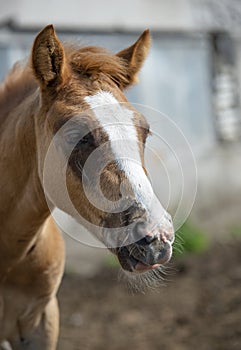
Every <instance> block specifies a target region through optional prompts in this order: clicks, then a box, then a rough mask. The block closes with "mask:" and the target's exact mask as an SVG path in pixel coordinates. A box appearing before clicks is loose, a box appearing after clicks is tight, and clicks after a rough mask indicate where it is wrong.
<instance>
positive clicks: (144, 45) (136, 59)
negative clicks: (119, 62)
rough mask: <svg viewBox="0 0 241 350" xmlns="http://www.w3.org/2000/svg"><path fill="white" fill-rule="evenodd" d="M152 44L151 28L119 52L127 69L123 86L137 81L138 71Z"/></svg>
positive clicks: (118, 54)
mask: <svg viewBox="0 0 241 350" xmlns="http://www.w3.org/2000/svg"><path fill="white" fill-rule="evenodd" d="M150 44H151V36H150V32H149V29H146V30H145V31H144V32H143V33H142V34H141V36H140V37H139V39H138V40H137V41H136V42H135V43H134V44H133V45H131V46H129V47H128V48H126V49H124V50H122V51H120V52H119V53H117V56H118V57H120V58H121V59H123V60H124V62H125V64H126V69H127V71H126V77H125V78H126V82H125V83H124V85H123V87H127V86H128V85H130V84H132V83H135V82H136V81H137V73H138V72H139V70H140V69H141V67H142V65H143V63H144V61H145V58H146V56H147V54H148V52H149V48H150Z"/></svg>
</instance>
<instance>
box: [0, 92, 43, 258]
mask: <svg viewBox="0 0 241 350" xmlns="http://www.w3.org/2000/svg"><path fill="white" fill-rule="evenodd" d="M38 106H39V98H38V96H37V94H36V92H33V93H32V94H31V95H29V96H28V97H26V98H24V99H23V100H22V101H21V102H20V103H19V105H18V106H17V107H16V108H15V109H14V110H13V111H11V112H9V113H8V114H7V115H5V117H4V118H3V116H1V118H0V120H1V125H0V152H1V159H0V173H1V183H0V192H1V197H0V223H1V228H0V257H1V256H3V255H8V256H10V255H12V258H13V259H17V258H18V256H19V255H21V254H24V252H26V251H27V250H28V248H29V246H30V245H31V242H33V240H34V239H35V237H36V235H37V234H38V232H39V230H40V228H41V226H42V224H43V222H44V221H45V219H46V218H47V216H48V215H49V209H48V206H47V204H46V200H45V197H44V192H43V189H42V186H41V182H40V180H39V176H38V169H37V151H36V131H35V123H34V114H35V113H36V111H37V110H38V108H39V107H38ZM3 107H4V106H3ZM3 109H4V108H3ZM0 110H1V105H0ZM1 247H2V248H1Z"/></svg>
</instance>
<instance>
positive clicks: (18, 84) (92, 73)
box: [0, 26, 150, 350]
mask: <svg viewBox="0 0 241 350" xmlns="http://www.w3.org/2000/svg"><path fill="white" fill-rule="evenodd" d="M149 44H150V36H149V33H148V31H145V32H144V33H143V35H142V36H141V37H140V38H139V40H138V41H137V42H136V44H134V45H133V46H131V47H130V48H128V49H126V50H123V51H122V52H120V53H119V54H117V55H112V54H109V53H108V52H107V51H106V50H104V49H100V48H96V47H88V48H75V47H73V46H69V47H68V48H66V49H64V47H63V46H62V44H61V43H60V41H59V39H58V38H57V36H56V34H55V31H54V29H53V26H47V27H46V28H45V29H44V30H43V31H42V32H41V33H40V34H39V35H38V36H37V38H36V39H35V42H34V45H33V50H32V55H31V62H30V63H28V64H27V65H26V66H25V67H23V66H21V65H16V66H15V67H14V68H13V70H12V71H11V72H10V73H9V75H8V76H7V78H6V80H5V82H4V83H3V84H2V85H1V86H0V150H1V160H0V172H1V183H0V191H1V199H0V222H1V231H0V341H1V340H4V339H7V340H9V341H10V343H11V345H12V347H13V349H14V350H15V349H25V348H26V349H32V350H54V349H56V343H57V337H58V322H59V321H58V317H59V315H58V307H57V302H56V297H55V295H56V292H57V289H58V286H59V284H60V281H61V277H62V273H63V268H64V246H63V241H62V238H61V235H60V233H59V230H58V229H57V227H56V225H55V224H54V222H53V220H52V219H51V217H50V216H49V215H50V211H49V207H48V205H47V203H46V199H45V195H44V191H43V188H42V184H41V176H42V175H41V174H42V171H43V163H44V159H45V155H46V152H47V149H48V146H49V144H50V142H51V140H52V137H53V134H54V132H55V129H56V125H57V124H58V122H59V121H60V119H61V118H66V119H68V118H69V117H71V116H72V115H73V114H74V113H80V112H81V110H83V109H84V108H86V105H85V103H84V101H83V97H84V96H86V95H87V94H90V93H95V92H96V91H98V90H99V89H105V90H107V91H111V92H112V93H113V95H114V96H116V98H118V100H120V101H125V102H126V99H125V97H124V95H123V94H122V91H121V89H122V88H124V87H126V86H128V85H129V84H132V83H133V82H134V81H135V80H136V74H137V72H138V70H139V69H140V67H141V65H142V63H143V61H144V59H145V56H146V54H147V50H148V47H149ZM39 88H40V89H39ZM90 122H91V121H90ZM140 134H141V133H140ZM98 137H100V136H98ZM140 137H141V136H140ZM144 137H145V136H144V135H143V138H144ZM96 138H97V136H96ZM105 176H106V177H108V183H109V184H110V183H112V184H113V186H109V187H108V190H107V189H106V191H107V192H108V191H109V193H107V197H108V195H109V197H111V192H112V191H114V188H117V187H118V184H119V180H118V174H116V173H115V171H111V169H107V170H106V173H105ZM67 185H68V190H69V194H70V197H71V199H72V200H73V202H74V204H75V206H76V208H77V209H78V210H80V211H81V213H82V215H83V216H85V217H86V218H87V219H88V220H90V222H92V223H96V224H97V225H99V224H100V221H101V220H102V219H103V215H104V214H103V213H101V212H99V211H98V210H96V209H95V208H93V207H92V206H90V204H88V203H86V198H85V197H84V195H83V191H82V189H81V184H80V182H79V179H78V178H77V177H76V176H75V174H74V173H73V171H71V167H69V168H68V172H67ZM53 186H54V182H53ZM56 191H58V189H56ZM110 191H111V192H110ZM76 194H78V195H76ZM55 205H58V206H59V207H60V208H61V209H63V210H66V211H67V212H68V208H66V207H65V203H62V202H61V201H60V202H59V203H55ZM70 214H71V213H70Z"/></svg>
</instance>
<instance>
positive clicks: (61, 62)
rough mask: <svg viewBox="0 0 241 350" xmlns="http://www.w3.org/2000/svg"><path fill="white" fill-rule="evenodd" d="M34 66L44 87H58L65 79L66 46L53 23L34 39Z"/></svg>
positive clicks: (34, 70) (37, 76) (36, 75)
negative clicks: (64, 46) (60, 39)
mask: <svg viewBox="0 0 241 350" xmlns="http://www.w3.org/2000/svg"><path fill="white" fill-rule="evenodd" d="M32 68H33V72H34V75H35V77H36V78H37V80H38V81H39V82H40V85H41V87H42V89H46V88H48V87H52V88H57V87H58V86H59V85H61V84H62V83H63V81H64V78H65V76H66V73H67V65H66V63H65V53H64V48H63V45H62V44H61V42H60V41H59V39H58V37H57V35H56V33H55V30H54V27H53V26H52V25H51V24H50V25H48V26H47V27H45V28H44V29H43V30H42V31H41V32H40V33H39V34H38V35H37V37H36V39H35V41H34V44H33V49H32Z"/></svg>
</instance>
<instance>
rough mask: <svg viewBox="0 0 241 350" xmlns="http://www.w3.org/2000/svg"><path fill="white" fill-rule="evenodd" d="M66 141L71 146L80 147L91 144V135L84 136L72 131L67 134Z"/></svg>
mask: <svg viewBox="0 0 241 350" xmlns="http://www.w3.org/2000/svg"><path fill="white" fill-rule="evenodd" d="M64 137H65V141H66V142H67V143H68V144H69V145H71V146H80V145H85V144H87V143H89V140H90V136H89V134H87V135H85V136H82V134H81V133H80V132H79V131H78V130H71V131H68V132H67V133H66V134H65V136H64Z"/></svg>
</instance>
